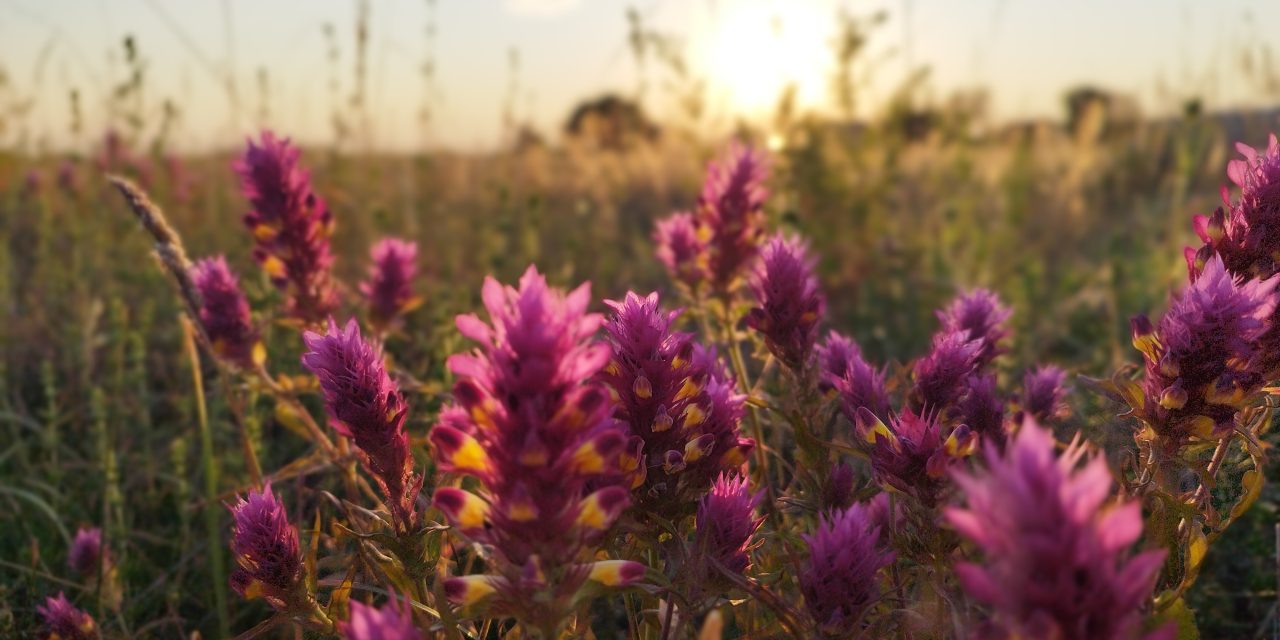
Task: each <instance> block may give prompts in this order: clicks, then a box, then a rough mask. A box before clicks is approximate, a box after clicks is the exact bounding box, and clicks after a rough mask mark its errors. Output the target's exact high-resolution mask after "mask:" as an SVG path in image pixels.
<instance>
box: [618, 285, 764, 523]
mask: <svg viewBox="0 0 1280 640" xmlns="http://www.w3.org/2000/svg"><path fill="white" fill-rule="evenodd" d="M606 304H608V305H609V306H610V307H611V308H612V309H613V311H614V313H613V316H612V317H611V318H610V319H609V321H608V323H607V324H606V325H605V333H606V335H607V336H608V339H609V345H610V347H612V355H613V357H612V358H611V359H610V361H609V364H608V365H607V366H606V367H605V369H604V372H603V374H602V376H601V379H602V380H603V381H604V382H605V384H607V385H608V386H609V387H610V388H612V389H613V392H614V395H615V396H616V397H617V399H618V401H617V408H616V409H615V416H616V417H617V418H618V419H619V420H621V421H623V422H625V423H626V424H627V425H628V426H629V427H630V431H631V434H632V436H633V437H634V438H637V439H638V440H639V444H640V448H639V452H638V453H633V452H630V451H628V452H627V453H624V455H623V462H624V464H625V465H626V466H628V467H629V469H630V470H632V471H631V473H630V475H631V477H632V486H633V487H634V489H635V494H636V495H635V498H636V500H637V504H636V506H637V507H638V508H639V509H641V510H643V511H649V512H654V513H657V514H659V515H662V516H663V517H667V518H671V517H676V516H678V515H681V514H687V513H688V512H690V511H692V508H693V505H694V504H695V503H696V502H697V500H698V499H699V498H700V497H701V496H702V494H704V493H706V491H707V488H708V487H710V486H711V482H712V480H713V479H714V478H715V477H716V476H717V475H718V474H720V473H721V472H724V471H733V470H735V469H737V468H738V467H740V466H741V465H742V463H743V462H745V461H746V457H747V454H748V453H749V452H750V451H751V449H752V448H753V447H754V446H755V443H754V441H753V440H750V439H748V438H742V437H741V436H740V435H739V431H738V427H739V422H740V421H741V419H742V415H743V402H744V398H743V396H742V395H741V394H739V393H738V392H737V387H736V385H735V383H734V381H733V380H732V378H730V377H729V376H728V375H727V373H726V372H725V370H724V367H723V365H721V363H720V362H719V360H718V359H717V358H716V356H715V353H714V352H713V351H710V350H708V349H703V348H702V347H700V346H699V345H697V344H696V343H694V341H693V336H692V335H691V334H688V333H682V332H679V331H674V330H673V329H672V325H673V323H674V322H675V320H676V318H677V317H678V315H679V312H678V311H671V312H667V311H663V310H662V308H661V306H660V305H659V301H658V294H656V293H651V294H649V295H648V296H646V297H643V298H642V297H640V296H638V295H636V294H635V293H628V294H627V296H626V298H625V299H624V300H622V301H621V302H617V301H609V302H607V303H606Z"/></svg>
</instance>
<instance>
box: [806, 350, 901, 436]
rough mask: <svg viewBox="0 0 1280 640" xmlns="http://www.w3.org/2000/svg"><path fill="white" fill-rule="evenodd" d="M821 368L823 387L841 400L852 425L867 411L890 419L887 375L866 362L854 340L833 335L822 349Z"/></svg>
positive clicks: (819, 362)
mask: <svg viewBox="0 0 1280 640" xmlns="http://www.w3.org/2000/svg"><path fill="white" fill-rule="evenodd" d="M818 364H819V366H820V368H821V372H820V376H821V378H820V381H819V385H820V386H821V387H822V388H823V389H824V390H826V391H827V392H828V393H834V394H836V396H837V397H838V398H839V399H840V410H841V412H843V413H844V415H845V417H846V418H848V419H849V422H853V421H854V420H855V419H857V415H858V409H861V408H864V407H865V408H866V409H867V410H868V411H870V412H871V414H872V415H874V416H876V417H877V418H880V419H881V420H888V419H889V391H888V389H886V387H885V382H884V373H883V372H882V371H881V370H879V369H874V368H872V367H871V365H870V364H867V361H866V360H863V359H862V349H860V348H859V347H858V345H857V343H855V342H854V341H853V340H851V339H849V338H847V337H845V336H842V335H840V334H838V333H836V332H834V331H833V332H831V335H829V336H828V337H827V341H826V343H825V344H823V345H822V346H821V347H819V349H818Z"/></svg>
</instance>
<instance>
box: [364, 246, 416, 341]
mask: <svg viewBox="0 0 1280 640" xmlns="http://www.w3.org/2000/svg"><path fill="white" fill-rule="evenodd" d="M369 258H370V260H371V263H370V265H369V277H368V279H366V280H365V281H364V282H362V283H360V293H362V294H364V297H365V298H366V299H367V300H368V301H369V318H370V320H371V321H372V323H373V325H374V326H376V327H379V328H384V329H385V328H387V327H390V326H391V325H393V324H394V323H395V322H396V321H397V320H398V319H399V318H400V316H402V315H403V314H404V313H406V312H407V311H409V310H411V309H412V308H413V306H414V304H416V302H417V300H416V299H415V296H414V293H413V279H414V278H415V277H416V276H417V272H418V265H417V260H418V244H417V243H415V242H407V241H405V240H400V239H399V238H384V239H382V240H379V241H378V242H377V243H376V244H374V245H373V248H372V249H370V250H369Z"/></svg>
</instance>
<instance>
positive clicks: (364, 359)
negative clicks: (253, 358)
mask: <svg viewBox="0 0 1280 640" xmlns="http://www.w3.org/2000/svg"><path fill="white" fill-rule="evenodd" d="M303 341H304V342H306V345H307V349H308V351H307V353H305V354H303V356H302V364H303V365H304V366H306V367H307V369H309V370H310V371H311V372H312V373H314V374H315V375H316V377H317V378H318V379H319V380H320V388H321V389H323V390H324V399H325V408H326V409H327V410H328V412H329V417H330V419H331V422H332V424H333V428H334V429H335V430H336V431H337V432H338V433H340V434H342V435H343V436H344V437H347V438H350V439H351V440H352V441H353V442H355V445H356V446H357V447H359V448H360V451H361V453H362V454H363V461H364V463H365V465H366V466H367V468H368V469H369V471H370V473H371V474H372V475H373V477H374V479H375V480H376V481H377V483H378V486H379V487H380V488H381V489H382V491H383V493H384V494H385V495H386V496H387V506H388V507H389V508H390V509H391V515H392V516H393V517H394V518H395V520H396V523H397V526H398V528H399V529H400V531H401V532H407V531H409V530H410V529H411V528H412V527H413V526H414V525H415V524H416V520H415V513H414V501H415V500H417V497H418V491H419V490H420V489H421V488H422V481H423V477H422V476H421V475H415V474H414V472H413V454H412V453H411V452H410V450H409V433H408V431H407V430H406V429H405V427H404V423H405V419H406V418H407V417H408V406H407V405H406V404H405V401H404V395H403V394H401V393H400V388H399V387H398V386H397V385H396V383H395V382H394V381H392V380H391V376H390V375H388V374H387V367H386V364H385V363H384V362H383V359H382V347H381V345H378V344H376V343H374V342H370V341H368V340H365V339H364V337H363V336H361V335H360V327H359V325H357V324H356V321H355V320H354V319H352V320H348V321H347V324H346V327H344V328H341V329H340V328H338V324H337V323H336V322H334V321H333V319H332V318H330V319H329V330H328V333H326V334H324V335H321V334H318V333H314V332H311V331H308V332H306V333H305V334H304V335H303Z"/></svg>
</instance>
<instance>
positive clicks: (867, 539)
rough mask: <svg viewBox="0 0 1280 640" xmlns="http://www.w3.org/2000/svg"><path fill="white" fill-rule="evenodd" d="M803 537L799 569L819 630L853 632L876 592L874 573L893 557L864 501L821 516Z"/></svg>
mask: <svg viewBox="0 0 1280 640" xmlns="http://www.w3.org/2000/svg"><path fill="white" fill-rule="evenodd" d="M880 495H884V494H880ZM801 537H802V538H804V541H805V544H806V545H808V547H809V556H808V558H806V560H805V561H804V563H803V564H802V565H801V566H800V569H799V571H798V572H797V575H798V577H799V581H800V592H801V593H802V594H803V595H804V606H805V609H807V610H808V612H809V615H810V617H812V618H813V621H814V625H815V627H817V629H819V630H820V631H821V632H822V633H824V634H827V635H830V636H832V637H838V638H846V637H850V636H852V635H854V634H855V632H856V631H857V630H858V627H859V625H860V623H861V621H862V618H863V615H864V614H865V613H866V611H867V609H868V608H869V607H870V606H871V605H873V604H875V601H876V599H877V598H879V596H880V585H879V580H878V578H877V575H876V574H877V573H879V571H880V570H881V569H883V568H884V567H886V566H888V565H889V564H891V563H892V562H893V558H894V554H893V553H892V552H887V551H883V550H882V549H881V548H880V527H879V526H878V525H877V524H876V523H875V521H874V520H873V518H872V516H871V514H870V512H869V510H868V507H866V506H864V505H861V504H855V505H853V506H851V507H849V508H847V509H842V510H840V511H836V512H834V513H831V514H829V515H824V516H822V518H821V519H820V521H819V523H818V528H817V530H815V531H814V532H813V533H811V534H807V535H804V536H801Z"/></svg>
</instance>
